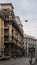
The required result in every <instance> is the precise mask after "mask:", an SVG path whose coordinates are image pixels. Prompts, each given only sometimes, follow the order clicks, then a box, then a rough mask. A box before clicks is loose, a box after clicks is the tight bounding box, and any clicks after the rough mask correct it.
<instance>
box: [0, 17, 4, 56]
mask: <svg viewBox="0 0 37 65" xmlns="http://www.w3.org/2000/svg"><path fill="white" fill-rule="evenodd" d="M3 53H4V20H3V18H2V17H0V55H1V54H3Z"/></svg>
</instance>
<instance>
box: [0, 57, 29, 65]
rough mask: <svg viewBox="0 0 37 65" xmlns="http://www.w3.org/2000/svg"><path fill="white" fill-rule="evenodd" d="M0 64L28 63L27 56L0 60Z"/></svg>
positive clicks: (26, 64) (25, 64) (20, 64)
mask: <svg viewBox="0 0 37 65" xmlns="http://www.w3.org/2000/svg"><path fill="white" fill-rule="evenodd" d="M0 65H30V64H29V60H28V58H23V57H22V58H16V59H14V58H12V59H10V60H6V61H0Z"/></svg>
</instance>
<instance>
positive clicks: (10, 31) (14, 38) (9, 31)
mask: <svg viewBox="0 0 37 65" xmlns="http://www.w3.org/2000/svg"><path fill="white" fill-rule="evenodd" d="M13 9H14V7H13V5H12V4H11V3H4V4H0V16H1V17H2V18H3V19H4V36H3V37H4V43H3V44H4V54H5V55H10V56H11V57H14V56H15V55H16V56H22V55H23V29H21V28H20V27H19V25H18V24H17V22H18V21H17V22H16V20H15V15H14V12H13ZM0 21H1V20H0ZM2 22H3V21H2Z"/></svg>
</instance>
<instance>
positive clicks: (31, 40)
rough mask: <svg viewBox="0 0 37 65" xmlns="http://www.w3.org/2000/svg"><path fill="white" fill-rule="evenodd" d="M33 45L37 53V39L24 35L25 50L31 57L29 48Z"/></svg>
mask: <svg viewBox="0 0 37 65" xmlns="http://www.w3.org/2000/svg"><path fill="white" fill-rule="evenodd" d="M32 45H34V47H35V51H36V39H35V37H33V36H29V35H27V34H25V35H24V49H25V51H26V54H27V55H29V47H32Z"/></svg>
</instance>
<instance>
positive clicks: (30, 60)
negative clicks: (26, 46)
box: [29, 57, 32, 65]
mask: <svg viewBox="0 0 37 65" xmlns="http://www.w3.org/2000/svg"><path fill="white" fill-rule="evenodd" d="M29 63H30V65H31V64H32V57H31V58H30V59H29Z"/></svg>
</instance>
